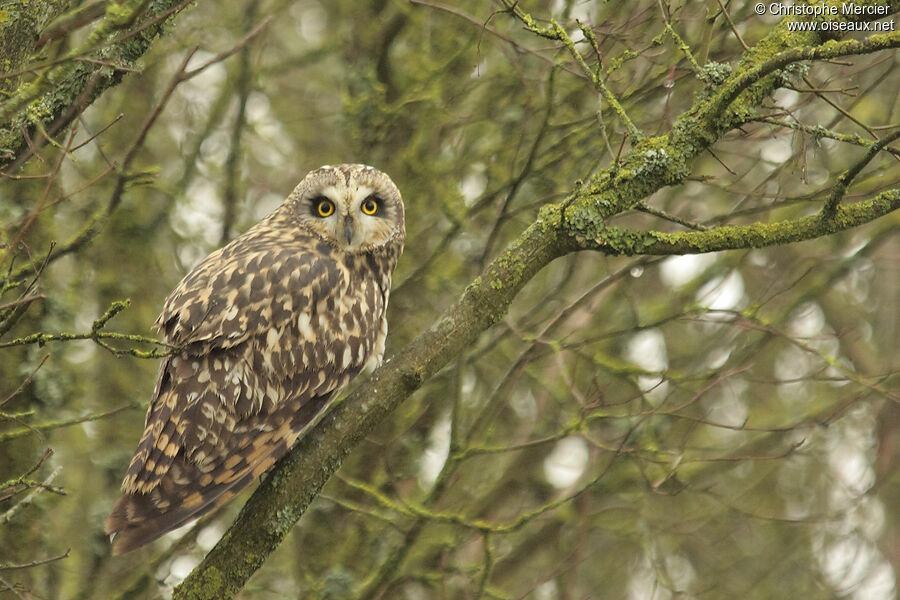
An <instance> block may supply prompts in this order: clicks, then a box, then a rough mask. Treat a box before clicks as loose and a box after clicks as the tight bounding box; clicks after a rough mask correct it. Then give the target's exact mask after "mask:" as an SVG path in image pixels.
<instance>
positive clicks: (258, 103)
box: [246, 92, 294, 168]
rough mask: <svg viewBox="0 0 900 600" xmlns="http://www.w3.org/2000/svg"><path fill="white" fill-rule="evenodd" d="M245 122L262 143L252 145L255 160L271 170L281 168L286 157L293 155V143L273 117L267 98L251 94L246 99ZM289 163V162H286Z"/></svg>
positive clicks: (260, 93) (285, 129)
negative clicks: (271, 168)
mask: <svg viewBox="0 0 900 600" xmlns="http://www.w3.org/2000/svg"><path fill="white" fill-rule="evenodd" d="M246 108H247V122H248V123H249V124H250V126H252V127H253V130H254V132H255V133H256V134H257V136H259V138H261V140H256V141H257V142H258V141H261V142H263V143H255V144H254V145H253V155H254V158H256V160H258V161H260V162H261V163H263V164H265V165H268V166H271V167H273V168H281V167H282V166H283V165H284V163H285V161H286V157H288V156H289V155H291V154H293V153H294V141H293V139H292V138H291V137H290V136H289V135H288V134H287V128H286V127H285V126H284V124H283V123H282V122H281V121H279V120H278V119H277V118H276V117H275V113H274V112H272V104H271V102H269V98H268V96H266V95H265V94H263V93H262V92H252V93H251V94H250V96H248V97H247V107H246ZM288 162H290V161H288Z"/></svg>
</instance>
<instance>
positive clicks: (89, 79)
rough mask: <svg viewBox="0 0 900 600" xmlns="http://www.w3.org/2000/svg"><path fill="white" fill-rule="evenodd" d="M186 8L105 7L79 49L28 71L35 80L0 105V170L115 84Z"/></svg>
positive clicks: (10, 75)
mask: <svg viewBox="0 0 900 600" xmlns="http://www.w3.org/2000/svg"><path fill="white" fill-rule="evenodd" d="M37 4H42V3H37ZM189 4H190V1H189V0H154V1H150V2H147V1H131V2H126V3H111V4H109V5H108V6H107V9H106V14H105V16H104V18H103V20H101V22H100V23H99V24H98V25H97V26H96V27H95V29H94V30H93V31H92V33H91V35H89V36H88V39H87V40H86V41H85V42H84V44H83V45H82V46H80V47H78V48H76V49H74V50H72V51H71V52H69V53H68V54H67V55H66V56H65V60H62V61H61V62H59V63H58V64H56V63H53V64H47V65H34V66H33V67H32V68H33V69H34V71H35V72H36V75H35V76H34V77H32V78H31V79H30V80H27V81H24V82H23V83H21V84H19V85H18V87H17V88H16V89H15V90H10V91H9V95H8V96H7V97H6V98H5V99H4V100H3V102H2V103H0V168H5V169H10V168H14V167H16V166H18V165H20V164H22V163H23V162H24V161H25V160H27V159H28V157H30V156H31V155H32V153H33V152H34V151H35V150H36V149H37V148H40V147H41V146H42V145H43V144H45V143H47V142H48V141H49V140H50V139H51V138H52V136H54V135H55V134H56V133H57V132H59V131H62V130H63V129H64V128H65V127H66V126H68V125H69V124H70V123H71V122H72V121H73V120H74V119H75V118H77V117H78V115H80V114H81V113H82V112H83V111H84V109H85V108H87V107H88V106H89V105H90V104H91V103H92V102H93V101H94V100H95V99H96V98H97V97H99V96H100V94H102V93H103V92H104V91H105V90H107V89H108V88H110V87H112V86H115V85H116V84H118V83H119V82H120V81H121V79H122V76H123V75H124V73H125V72H127V71H129V70H131V69H132V68H133V67H134V65H135V61H137V59H138V58H140V57H141V56H142V55H143V54H144V53H145V52H146V51H147V50H148V49H149V47H150V44H151V43H152V42H153V40H155V39H156V38H157V37H158V36H159V35H160V34H161V33H162V31H163V27H164V25H165V24H166V22H167V21H168V20H169V19H170V18H171V17H172V16H173V15H175V14H176V13H178V12H179V11H181V10H183V9H184V8H186V7H187V6H188V5H189ZM35 27H38V25H37V24H36V25H35ZM33 29H34V28H33ZM4 31H5V30H4ZM39 33H40V30H39V29H34V30H33V31H32V35H33V36H34V41H37V35H38V34H39ZM33 46H34V44H32V46H31V47H33ZM27 59H28V57H27V56H23V57H19V58H18V59H16V60H15V61H12V62H10V63H9V64H8V65H4V66H5V67H8V68H7V69H5V70H4V73H3V78H4V79H3V80H4V81H7V82H8V81H15V80H18V79H19V77H20V76H21V75H24V73H25V72H26V71H28V70H29V67H23V69H24V70H23V69H19V68H18V67H20V66H23V65H24V64H25V63H26V61H27Z"/></svg>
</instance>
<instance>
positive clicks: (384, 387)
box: [174, 11, 900, 600]
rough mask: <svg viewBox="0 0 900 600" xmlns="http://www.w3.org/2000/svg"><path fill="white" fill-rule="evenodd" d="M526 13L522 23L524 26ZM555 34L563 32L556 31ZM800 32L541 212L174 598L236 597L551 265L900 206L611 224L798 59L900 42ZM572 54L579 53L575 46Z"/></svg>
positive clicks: (870, 216)
mask: <svg viewBox="0 0 900 600" xmlns="http://www.w3.org/2000/svg"><path fill="white" fill-rule="evenodd" d="M523 15H524V13H521V11H519V12H518V13H516V16H518V17H519V18H520V19H525V18H526V17H527V15H524V16H523ZM554 35H565V32H562V33H560V30H558V29H555V30H554ZM814 44H818V40H817V39H816V37H815V34H808V33H806V34H803V35H799V34H794V33H790V32H788V30H787V28H786V27H785V26H784V24H782V25H780V26H779V27H776V28H775V30H774V31H773V32H772V33H770V35H769V36H767V37H766V38H765V39H764V40H763V41H762V42H761V43H760V44H758V45H757V46H756V47H754V48H752V49H751V50H750V51H748V52H746V53H745V55H744V58H743V59H742V61H741V62H740V63H739V64H738V66H737V67H735V69H734V70H733V71H731V70H730V69H728V70H726V74H725V76H724V77H722V78H720V79H719V80H717V81H715V82H714V84H715V85H714V87H713V88H712V91H711V92H710V93H708V94H707V95H705V96H703V97H701V98H699V99H698V100H697V101H696V102H695V103H694V105H693V107H691V109H689V110H688V111H687V112H685V113H684V114H683V115H682V116H681V117H680V118H679V119H677V120H676V122H675V124H674V126H673V128H672V130H671V131H670V132H669V133H668V134H666V135H663V136H658V137H654V138H640V139H637V138H632V142H633V144H634V145H633V146H632V148H631V149H630V150H629V151H628V152H627V153H626V154H625V155H624V156H623V157H622V160H621V161H620V162H619V163H618V164H617V165H615V166H613V167H611V168H608V169H605V170H602V171H600V172H598V173H597V174H596V175H595V176H594V177H592V178H591V179H590V180H589V181H588V182H586V183H585V184H584V185H581V186H579V187H577V189H576V190H575V191H574V192H573V193H572V194H571V195H570V196H569V197H568V198H567V199H566V200H565V201H564V202H562V203H560V204H557V205H549V206H546V207H544V208H543V209H542V210H541V212H540V215H539V218H538V219H537V220H536V221H535V222H534V223H532V224H531V225H530V226H529V227H528V228H527V229H526V230H525V231H524V232H523V233H522V234H521V235H520V236H519V237H518V239H517V240H516V241H515V242H513V243H512V244H511V245H510V246H509V247H508V248H507V249H506V250H505V251H504V252H503V253H502V254H501V255H500V256H499V257H497V258H496V259H495V260H493V261H492V262H491V263H490V264H489V265H488V266H487V267H486V268H485V269H484V271H483V272H482V274H481V275H480V276H479V277H478V278H476V279H475V280H474V281H473V282H472V283H471V284H470V285H469V286H468V287H467V288H466V290H465V291H464V293H463V294H462V296H461V297H460V299H459V300H458V302H457V303H456V304H455V305H454V306H453V307H451V308H450V309H449V310H448V311H446V312H445V313H444V314H443V315H442V316H441V317H439V318H438V319H437V321H436V322H435V324H434V325H433V326H432V327H431V328H430V329H428V330H427V331H425V332H424V333H422V334H420V335H419V336H418V337H417V338H416V339H415V340H414V341H412V342H411V343H410V344H409V345H407V346H406V347H405V348H404V349H403V350H401V351H400V352H399V353H398V354H397V355H396V356H395V357H394V358H393V359H392V360H391V361H390V362H389V363H387V364H385V365H384V366H382V367H381V368H379V369H377V370H376V371H375V372H374V373H373V374H372V376H371V377H370V378H369V379H368V380H367V381H366V382H364V383H363V384H362V385H360V386H359V387H357V388H356V390H355V391H354V392H353V393H351V394H350V395H349V396H348V397H347V398H346V399H345V400H344V401H343V402H341V403H340V404H339V405H337V406H336V407H335V409H334V410H333V411H331V413H330V414H329V415H327V416H326V417H325V418H324V419H323V420H322V421H321V422H320V423H319V424H318V425H317V426H316V427H315V428H314V429H312V430H311V431H310V433H309V434H308V435H307V436H306V437H304V438H303V439H302V440H300V442H299V443H298V444H297V445H296V447H295V448H294V449H293V450H292V451H291V452H290V453H289V454H288V455H287V456H286V457H285V458H284V459H282V461H280V462H279V464H278V465H277V466H276V467H275V469H274V470H273V471H272V472H271V474H270V475H269V476H268V477H267V478H266V479H265V480H264V481H263V482H262V483H261V485H260V487H259V488H258V489H257V490H256V492H255V493H254V494H253V495H252V497H251V498H250V499H249V500H248V502H247V504H246V505H245V506H244V507H243V509H242V511H241V513H240V514H239V516H238V518H237V519H236V521H235V522H234V524H233V525H232V526H231V528H230V529H229V530H228V532H227V533H226V534H225V536H224V537H223V538H222V539H221V540H220V541H219V543H218V544H217V545H216V546H215V548H213V549H212V551H210V553H209V554H208V555H207V556H206V558H205V559H204V560H203V562H202V563H201V564H200V565H198V567H197V568H196V569H194V571H193V572H192V573H191V574H190V575H189V576H188V578H187V579H186V580H185V581H184V582H183V583H182V584H181V585H180V586H179V587H177V588H176V589H175V592H174V598H175V599H176V600H188V599H190V600H201V599H212V598H217V599H218V598H232V597H234V595H235V594H236V593H237V592H238V591H239V590H240V589H241V588H242V587H243V586H244V584H245V583H246V581H247V580H248V579H249V577H250V576H251V575H252V574H253V573H254V572H255V571H256V570H257V569H258V568H259V567H260V566H261V565H262V564H263V562H264V561H265V560H266V557H267V556H268V555H269V554H270V553H271V552H272V551H273V550H274V549H275V548H276V547H277V546H278V545H279V544H280V543H281V541H282V540H283V539H284V536H285V535H286V534H287V533H288V532H289V531H290V530H291V528H292V527H293V526H294V524H295V523H296V521H297V520H298V519H299V518H300V516H301V515H302V514H303V512H304V511H305V510H306V509H307V507H308V506H309V505H310V503H311V502H312V500H313V499H314V498H315V497H316V496H317V495H318V494H319V492H320V490H321V489H322V487H323V486H324V485H325V483H326V482H327V481H328V479H329V478H330V477H331V475H332V474H333V473H334V472H335V471H336V470H337V469H338V468H339V466H340V464H341V461H342V460H343V458H344V457H346V456H347V455H348V454H349V453H350V452H351V451H352V449H353V448H354V447H355V446H356V445H357V444H359V443H360V442H361V441H362V440H363V439H364V437H365V436H366V435H367V434H368V433H369V432H371V431H372V430H373V429H374V427H375V426H376V425H377V424H378V423H379V422H380V421H381V420H382V419H384V418H385V417H386V416H387V415H388V414H390V413H391V411H393V410H394V409H395V408H396V407H397V406H398V405H399V404H400V403H401V402H402V401H403V400H404V399H406V398H407V397H408V396H409V395H410V394H412V393H413V392H414V391H415V390H416V389H418V388H419V387H420V386H421V385H422V383H423V382H424V381H426V380H428V379H429V378H431V377H432V376H434V375H435V374H436V373H437V372H438V371H439V370H440V369H442V368H443V367H444V366H445V365H447V364H448V363H449V362H450V361H451V360H452V359H453V357H455V356H457V355H458V354H459V353H460V352H462V351H463V350H464V349H465V348H466V347H468V346H470V345H471V344H472V343H474V342H475V340H476V339H477V338H478V336H479V335H480V334H481V333H482V332H483V331H485V330H486V329H487V328H489V327H490V326H491V325H493V324H494V323H496V322H497V321H498V320H500V319H501V318H502V317H503V315H504V314H505V313H506V312H507V310H508V308H509V306H510V304H511V302H512V301H513V299H514V298H515V297H516V295H517V294H518V292H519V291H520V290H521V289H522V288H523V286H525V284H526V283H527V282H528V281H529V280H530V279H531V278H532V277H533V276H534V275H535V274H536V273H537V272H538V271H540V270H541V269H542V268H543V267H544V266H546V265H547V264H549V263H550V262H551V261H553V260H554V259H556V258H558V257H560V256H563V255H565V254H568V253H570V252H573V251H576V250H579V249H584V248H592V249H597V250H601V251H605V252H609V253H613V254H635V253H644V254H673V253H691V252H713V251H718V250H724V249H737V248H744V249H746V248H754V247H760V246H767V245H773V244H783V243H789V242H797V241H802V240H804V239H812V238H815V237H820V236H824V235H828V234H830V233H834V232H837V231H841V230H844V229H847V228H850V227H854V226H857V225H860V224H863V223H866V222H869V221H872V220H874V219H877V218H879V217H881V216H883V215H886V214H888V213H890V212H891V211H894V210H896V209H897V208H898V207H900V192H898V190H890V191H886V192H882V193H881V194H879V195H877V196H876V197H874V198H872V199H870V200H867V201H863V202H859V203H856V204H851V205H847V206H836V207H835V210H834V211H833V214H827V215H826V214H820V215H815V216H810V217H804V218H800V219H797V220H796V221H786V222H781V223H773V224H765V223H756V224H752V225H747V226H741V227H734V226H725V227H718V228H714V229H710V230H706V231H690V232H684V233H675V234H666V233H659V232H646V233H638V232H630V231H624V230H621V229H617V228H611V227H608V226H607V225H606V223H605V221H606V219H608V218H609V217H611V216H613V215H615V214H619V213H621V212H623V211H626V210H629V209H632V208H634V207H636V206H638V205H639V204H640V203H641V202H643V201H644V200H645V199H646V198H647V197H648V196H649V195H651V194H652V193H654V192H655V191H657V190H659V189H661V188H662V187H664V186H668V185H675V184H679V183H682V182H683V181H684V180H685V178H686V177H687V176H688V174H689V173H690V168H691V164H692V161H693V160H694V159H695V158H696V157H697V156H698V155H699V154H700V153H701V152H703V151H705V150H707V149H708V148H709V147H710V146H711V145H712V144H713V143H715V142H716V141H718V140H719V139H721V137H722V136H723V135H725V133H727V132H729V131H731V130H732V129H734V128H735V127H737V126H739V125H741V124H744V123H746V122H748V121H750V120H753V119H755V118H758V116H757V115H756V114H755V112H756V109H757V107H759V106H760V105H761V103H762V102H763V100H765V99H767V98H768V97H769V96H770V94H771V93H772V92H773V91H774V90H775V89H776V88H778V87H779V86H780V85H782V83H783V82H784V81H785V79H786V77H787V74H786V73H785V72H784V71H783V69H785V68H789V67H791V66H792V65H794V64H795V63H796V62H797V61H803V60H811V59H821V58H834V57H837V56H844V55H847V54H861V53H869V52H875V51H878V50H884V49H888V48H897V47H900V35H897V34H889V35H884V36H873V37H872V38H868V39H866V40H861V41H856V40H853V41H850V42H829V43H826V44H823V45H821V46H817V45H814ZM570 51H571V48H570Z"/></svg>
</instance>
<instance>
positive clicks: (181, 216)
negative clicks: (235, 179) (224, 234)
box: [171, 179, 222, 248]
mask: <svg viewBox="0 0 900 600" xmlns="http://www.w3.org/2000/svg"><path fill="white" fill-rule="evenodd" d="M171 223H172V229H174V230H175V232H176V233H177V234H178V235H180V236H182V237H184V238H185V239H191V240H198V239H199V240H202V241H203V242H204V243H205V244H206V245H208V246H209V247H210V248H212V247H214V246H215V245H216V244H218V242H219V236H220V235H221V223H222V203H221V202H220V200H219V194H218V193H217V192H216V188H215V187H214V186H213V184H212V183H210V182H209V181H208V180H205V179H197V180H196V181H194V183H192V184H191V186H190V188H188V191H187V194H186V197H185V200H184V201H182V202H177V203H176V204H175V210H174V211H173V212H172V218H171Z"/></svg>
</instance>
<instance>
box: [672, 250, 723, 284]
mask: <svg viewBox="0 0 900 600" xmlns="http://www.w3.org/2000/svg"><path fill="white" fill-rule="evenodd" d="M714 262H716V257H715V256H713V255H712V254H685V255H684V256H670V257H669V258H667V259H665V260H664V261H663V262H662V264H661V265H660V266H659V276H660V278H662V280H663V283H665V284H666V285H667V286H669V287H671V288H679V287H681V286H683V285H685V284H686V283H690V282H691V281H693V280H694V279H696V278H697V277H699V276H700V274H701V273H703V272H704V271H705V270H706V269H707V268H708V267H709V266H710V265H712V264H713V263H714Z"/></svg>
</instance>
